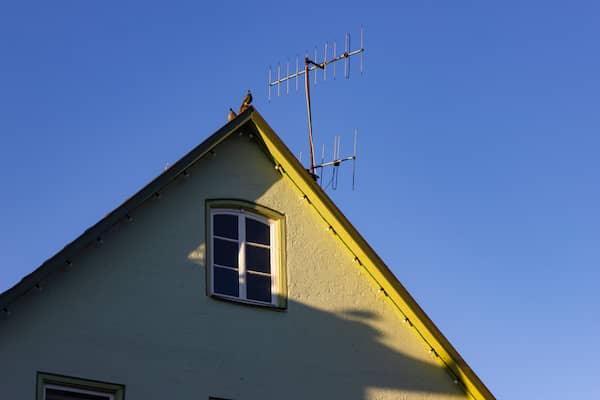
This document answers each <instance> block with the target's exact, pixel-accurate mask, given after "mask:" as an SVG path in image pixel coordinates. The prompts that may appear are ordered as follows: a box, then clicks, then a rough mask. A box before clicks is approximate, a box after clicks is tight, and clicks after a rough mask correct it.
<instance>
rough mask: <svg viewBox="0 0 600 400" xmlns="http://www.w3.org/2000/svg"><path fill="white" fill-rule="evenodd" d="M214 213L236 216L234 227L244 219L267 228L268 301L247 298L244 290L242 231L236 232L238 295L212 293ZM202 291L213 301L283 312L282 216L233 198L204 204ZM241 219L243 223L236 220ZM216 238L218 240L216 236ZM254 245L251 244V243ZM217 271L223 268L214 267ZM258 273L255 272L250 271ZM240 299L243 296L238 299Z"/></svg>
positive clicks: (285, 293)
mask: <svg viewBox="0 0 600 400" xmlns="http://www.w3.org/2000/svg"><path fill="white" fill-rule="evenodd" d="M218 214H221V215H223V214H225V215H236V216H237V217H238V228H240V227H242V226H244V224H245V220H247V219H253V220H255V221H258V222H261V223H264V224H267V225H269V235H270V243H269V249H270V263H271V270H270V273H269V275H270V277H271V301H270V302H263V301H259V300H253V299H248V298H247V292H246V291H245V281H246V278H245V277H246V275H247V274H248V272H247V270H246V268H245V254H244V248H245V246H246V242H245V232H242V229H238V239H237V242H238V244H240V246H242V248H241V249H240V250H239V252H238V274H239V275H238V276H239V277H240V289H239V296H237V297H236V296H230V295H226V294H222V293H216V292H215V291H214V286H215V285H214V277H215V273H214V268H215V263H214V260H213V248H214V239H215V235H214V232H213V216H214V215H218ZM205 218H206V224H205V225H206V246H205V247H206V260H207V266H206V273H207V275H206V283H207V284H206V289H207V295H209V296H210V297H213V298H216V299H222V300H228V301H233V302H237V303H243V304H249V305H255V306H260V307H267V308H276V309H285V308H287V278H286V268H285V216H284V215H283V214H281V213H279V212H277V211H275V210H272V209H270V208H268V207H264V206H261V205H258V204H256V203H251V202H248V201H245V200H237V199H225V200H223V199H215V200H207V201H206V217H205ZM241 218H244V222H243V223H242V222H240V219H241ZM217 238H218V239H222V238H221V237H218V236H217ZM242 244H243V245H242ZM253 245H255V244H253ZM217 268H226V267H223V266H218V265H217ZM252 273H253V274H254V273H257V274H260V273H258V272H252ZM242 296H243V297H242Z"/></svg>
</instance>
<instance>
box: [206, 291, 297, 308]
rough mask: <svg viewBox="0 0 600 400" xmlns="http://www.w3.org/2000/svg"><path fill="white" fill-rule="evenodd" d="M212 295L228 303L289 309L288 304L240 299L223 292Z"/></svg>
mask: <svg viewBox="0 0 600 400" xmlns="http://www.w3.org/2000/svg"><path fill="white" fill-rule="evenodd" d="M210 297H211V298H213V299H215V300H217V301H225V302H228V303H235V304H240V305H242V306H247V307H253V308H263V309H269V310H273V311H286V310H287V304H286V305H285V306H279V305H277V304H272V303H263V302H261V301H253V300H245V299H240V298H239V297H233V296H227V295H223V294H214V293H213V294H211V295H210ZM286 303H287V302H286Z"/></svg>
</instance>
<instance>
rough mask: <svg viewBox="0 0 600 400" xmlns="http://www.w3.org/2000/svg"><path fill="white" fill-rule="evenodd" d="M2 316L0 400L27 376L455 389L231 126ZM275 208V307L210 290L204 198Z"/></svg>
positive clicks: (440, 392) (342, 395)
mask: <svg viewBox="0 0 600 400" xmlns="http://www.w3.org/2000/svg"><path fill="white" fill-rule="evenodd" d="M189 172H190V176H189V177H187V178H181V179H178V180H176V181H175V182H173V183H171V184H170V185H169V186H168V187H166V188H165V190H164V191H163V193H162V196H161V197H160V199H156V200H149V201H148V202H146V203H145V204H144V205H143V206H141V207H140V208H138V209H136V210H132V211H131V213H130V214H131V215H132V216H133V221H132V222H126V221H123V222H122V223H120V224H119V225H117V226H115V227H113V229H112V230H111V231H109V232H106V234H105V235H103V240H102V243H101V244H99V243H94V244H91V245H90V246H89V247H88V248H87V249H86V250H84V251H82V252H80V253H78V254H76V255H75V256H74V257H73V265H72V267H70V268H69V269H68V270H65V271H59V272H56V273H55V274H53V275H52V276H51V278H50V279H49V280H48V281H47V282H42V284H43V285H42V286H43V290H41V291H36V290H34V291H32V292H30V293H29V294H27V295H26V296H24V297H23V298H21V299H20V300H19V301H18V302H17V303H15V304H14V305H13V306H12V309H11V311H12V314H11V315H10V317H9V318H8V319H4V320H0V388H1V389H2V390H1V393H2V395H1V396H0V397H1V398H10V399H12V400H18V399H32V398H34V391H35V379H36V372H37V371H44V372H50V373H56V374H63V375H69V376H76V377H81V378H87V379H95V380H102V381H108V382H114V383H119V384H124V385H125V386H126V399H128V400H137V399H140V400H141V399H154V398H156V399H159V398H169V399H170V398H177V399H208V396H209V395H212V396H218V397H224V398H231V399H237V400H246V399H247V400H259V399H260V400H269V399H273V400H275V399H278V400H279V399H281V398H286V399H303V400H305V399H309V398H310V399H321V398H322V399H331V398H336V399H457V398H465V395H464V394H463V393H462V392H461V391H460V389H459V388H458V387H456V386H455V385H454V384H453V382H452V380H451V379H450V377H449V376H448V374H447V373H446V372H445V371H444V370H443V368H442V367H441V366H440V365H439V364H438V363H437V361H436V360H434V359H433V358H432V357H431V356H430V354H429V353H428V349H427V347H426V346H425V345H424V344H423V343H422V342H421V341H420V340H419V339H418V337H417V336H416V335H415V333H414V332H413V331H412V330H411V329H410V328H409V327H408V326H406V325H405V324H403V323H402V320H401V318H400V316H399V315H398V313H397V312H396V310H395V309H394V308H393V307H392V306H391V305H390V304H389V303H388V302H387V301H386V299H385V297H384V296H383V295H382V294H381V293H380V292H379V290H378V288H377V287H375V285H373V284H372V283H371V282H370V281H369V279H368V278H367V277H366V276H365V274H364V272H363V271H362V270H360V269H359V267H358V266H357V265H356V264H354V263H353V260H352V257H351V256H350V254H349V253H348V252H347V250H346V249H345V248H344V247H342V246H341V245H340V243H339V242H338V241H337V239H336V237H335V236H334V235H333V234H332V233H330V232H328V231H327V229H326V228H327V226H325V225H324V223H323V222H322V220H321V219H320V218H319V217H318V216H317V214H316V213H315V212H314V211H313V210H312V209H311V208H310V207H308V206H307V204H306V202H305V200H304V199H303V198H302V196H301V194H300V193H299V192H297V190H296V189H295V188H293V187H292V186H291V185H290V184H289V182H288V181H286V178H283V177H282V176H281V175H279V173H278V172H277V171H275V169H274V168H273V163H272V162H271V160H269V159H268V158H267V157H266V156H265V154H264V153H263V152H262V151H261V150H260V148H259V147H258V145H257V144H256V143H255V142H254V141H253V140H251V139H250V138H248V137H247V136H241V137H240V136H237V135H234V136H232V138H231V139H228V140H227V141H226V142H224V143H222V144H221V145H219V146H218V147H217V149H216V153H215V154H214V155H209V156H206V157H205V158H203V159H202V160H200V161H199V162H198V163H197V164H196V165H195V166H194V167H193V168H191V169H190V170H189ZM215 198H235V199H245V200H248V201H254V202H256V203H258V204H261V205H263V206H266V207H269V208H272V209H275V210H278V211H279V212H281V213H283V214H285V219H286V234H287V238H286V244H285V245H286V257H287V265H286V267H287V281H288V283H287V287H288V296H289V301H288V308H287V310H285V311H275V310H272V309H264V308H260V307H253V306H247V305H241V304H236V303H231V302H226V301H221V300H216V299H213V298H210V297H208V296H207V295H206V282H205V276H206V274H205V260H204V255H205V229H204V226H205V221H204V218H205V200H206V199H215Z"/></svg>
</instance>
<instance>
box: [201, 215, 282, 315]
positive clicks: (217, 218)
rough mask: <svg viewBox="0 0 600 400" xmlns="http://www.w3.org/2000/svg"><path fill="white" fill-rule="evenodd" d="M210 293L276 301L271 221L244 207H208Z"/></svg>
mask: <svg viewBox="0 0 600 400" xmlns="http://www.w3.org/2000/svg"><path fill="white" fill-rule="evenodd" d="M211 218H212V221H211V227H212V235H211V236H212V243H211V249H212V251H211V268H212V274H211V279H212V282H211V283H212V285H211V287H212V294H213V295H217V296H223V297H226V298H235V299H239V300H243V301H247V302H252V303H254V302H256V303H267V304H273V305H275V304H276V299H275V296H274V293H273V288H274V287H275V279H276V268H275V265H274V264H275V263H276V262H275V260H276V258H275V257H274V251H275V249H274V241H275V239H274V238H275V235H274V221H271V220H269V219H268V218H265V217H263V216H261V215H256V214H253V213H250V212H248V211H245V210H228V209H213V210H211Z"/></svg>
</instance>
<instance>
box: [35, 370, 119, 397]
mask: <svg viewBox="0 0 600 400" xmlns="http://www.w3.org/2000/svg"><path fill="white" fill-rule="evenodd" d="M123 391H124V386H123V385H118V384H114V383H107V382H100V381H93V380H89V379H81V378H75V377H67V376H62V375H54V374H48V373H42V372H40V373H38V379H37V400H122V399H123Z"/></svg>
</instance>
